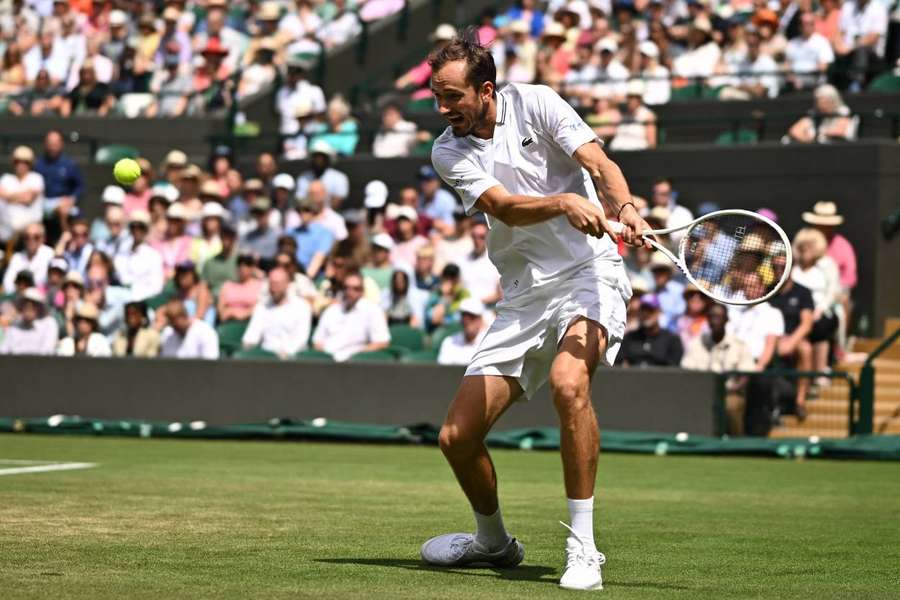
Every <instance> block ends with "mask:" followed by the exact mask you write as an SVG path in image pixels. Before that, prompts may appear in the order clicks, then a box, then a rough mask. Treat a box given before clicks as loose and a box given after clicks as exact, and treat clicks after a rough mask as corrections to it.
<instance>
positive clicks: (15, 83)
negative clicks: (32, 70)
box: [0, 42, 28, 97]
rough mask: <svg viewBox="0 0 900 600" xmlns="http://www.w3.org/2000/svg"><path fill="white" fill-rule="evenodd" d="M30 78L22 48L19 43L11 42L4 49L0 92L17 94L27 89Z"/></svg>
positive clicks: (4, 94)
mask: <svg viewBox="0 0 900 600" xmlns="http://www.w3.org/2000/svg"><path fill="white" fill-rule="evenodd" d="M27 84H28V78H27V77H26V76H25V65H24V64H23V63H22V50H21V49H20V47H19V45H18V44H17V43H15V42H14V43H11V44H8V45H7V46H6V49H5V50H4V51H3V61H2V62H0V94H2V95H3V96H5V97H11V96H17V95H19V94H21V93H22V92H23V91H25V90H26V88H27Z"/></svg>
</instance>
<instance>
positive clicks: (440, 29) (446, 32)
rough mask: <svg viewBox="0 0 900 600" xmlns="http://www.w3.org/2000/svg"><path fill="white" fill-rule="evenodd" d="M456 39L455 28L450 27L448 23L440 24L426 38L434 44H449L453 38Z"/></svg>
mask: <svg viewBox="0 0 900 600" xmlns="http://www.w3.org/2000/svg"><path fill="white" fill-rule="evenodd" d="M455 37H456V27H454V26H453V25H451V24H450V23H441V24H440V25H438V26H437V29H435V30H434V32H433V33H432V34H431V35H429V36H428V39H429V40H431V41H432V42H436V41H438V40H441V41H444V42H449V41H450V40H452V39H453V38H455Z"/></svg>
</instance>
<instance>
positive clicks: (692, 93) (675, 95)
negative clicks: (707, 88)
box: [671, 83, 703, 102]
mask: <svg viewBox="0 0 900 600" xmlns="http://www.w3.org/2000/svg"><path fill="white" fill-rule="evenodd" d="M701 98H703V84H702V83H689V84H687V85H685V86H682V87H679V88H672V98H671V101H672V102H684V101H687V100H699V99H701Z"/></svg>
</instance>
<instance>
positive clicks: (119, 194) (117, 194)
mask: <svg viewBox="0 0 900 600" xmlns="http://www.w3.org/2000/svg"><path fill="white" fill-rule="evenodd" d="M100 200H101V202H103V203H104V204H118V205H119V206H121V205H122V204H124V203H125V190H123V189H122V188H120V187H119V186H117V185H108V186H106V187H105V188H103V195H102V196H100Z"/></svg>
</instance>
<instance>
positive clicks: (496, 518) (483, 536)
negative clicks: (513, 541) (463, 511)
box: [472, 508, 509, 550]
mask: <svg viewBox="0 0 900 600" xmlns="http://www.w3.org/2000/svg"><path fill="white" fill-rule="evenodd" d="M472 512H473V513H474V514H475V523H476V529H475V540H476V541H477V542H478V543H479V544H480V545H482V546H484V547H485V548H490V549H491V550H499V549H500V548H502V547H503V546H504V545H506V542H507V541H509V534H508V533H506V527H504V526H503V517H502V516H501V515H500V509H499V508H497V512H495V513H494V514H492V515H483V514H481V513H479V512H478V511H472Z"/></svg>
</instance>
